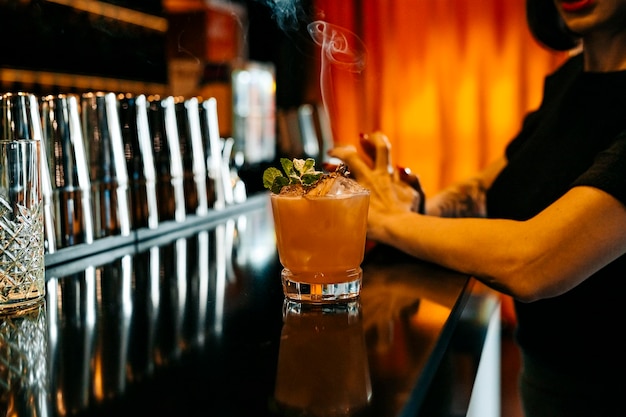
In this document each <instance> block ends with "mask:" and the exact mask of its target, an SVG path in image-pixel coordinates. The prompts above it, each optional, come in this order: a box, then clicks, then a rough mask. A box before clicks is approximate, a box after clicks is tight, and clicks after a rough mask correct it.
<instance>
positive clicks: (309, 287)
mask: <svg viewBox="0 0 626 417" xmlns="http://www.w3.org/2000/svg"><path fill="white" fill-rule="evenodd" d="M280 275H281V278H282V282H283V293H284V294H285V297H287V298H289V299H291V300H297V301H302V302H310V303H332V302H338V301H350V300H354V299H355V298H357V297H358V296H359V294H360V293H361V282H362V278H363V270H362V269H361V268H356V269H352V270H350V271H346V273H345V278H346V279H347V281H345V282H339V283H334V284H317V283H315V284H312V283H308V282H302V281H304V279H303V277H302V276H298V275H296V274H294V273H293V272H291V271H290V270H289V269H287V268H284V269H283V270H282V272H281V274H280Z"/></svg>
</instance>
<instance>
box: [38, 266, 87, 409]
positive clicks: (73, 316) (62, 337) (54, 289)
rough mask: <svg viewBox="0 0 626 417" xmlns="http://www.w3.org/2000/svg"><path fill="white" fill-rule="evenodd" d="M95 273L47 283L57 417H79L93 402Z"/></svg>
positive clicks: (53, 386) (52, 388)
mask: <svg viewBox="0 0 626 417" xmlns="http://www.w3.org/2000/svg"><path fill="white" fill-rule="evenodd" d="M95 276H96V270H95V268H94V267H91V266H88V267H87V268H85V269H84V270H83V271H82V272H75V273H72V274H68V275H67V276H65V277H63V278H62V279H61V278H56V277H51V278H50V279H49V280H48V293H47V294H48V317H49V318H48V323H49V324H48V325H49V333H50V336H51V337H50V361H51V371H50V384H51V387H50V388H51V392H52V395H53V401H54V408H55V411H56V414H57V415H60V416H65V415H68V414H76V413H78V412H79V411H81V410H83V409H85V408H86V407H87V406H88V405H89V402H90V387H91V386H92V384H91V359H92V356H93V350H94V344H95V321H96V279H95Z"/></svg>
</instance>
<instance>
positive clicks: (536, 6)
mask: <svg viewBox="0 0 626 417" xmlns="http://www.w3.org/2000/svg"><path fill="white" fill-rule="evenodd" d="M526 20H527V21H528V28H529V29H530V33H531V34H532V35H533V36H534V37H535V39H536V40H537V41H538V42H539V43H540V44H542V45H543V46H545V47H547V48H550V49H553V50H556V51H567V50H569V49H572V48H574V47H576V46H577V45H578V43H579V39H578V36H576V34H575V33H573V32H572V31H570V30H569V29H568V28H567V27H566V26H565V23H564V22H563V19H561V16H560V15H559V11H558V10H557V9H556V6H555V5H554V1H553V0H526Z"/></svg>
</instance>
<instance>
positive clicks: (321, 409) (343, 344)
mask: <svg viewBox="0 0 626 417" xmlns="http://www.w3.org/2000/svg"><path fill="white" fill-rule="evenodd" d="M361 317H362V314H361V304H360V301H358V300H357V301H353V302H350V303H342V304H327V305H326V304H321V305H312V304H304V303H298V302H294V301H290V300H285V301H284V304H283V329H282V333H281V337H280V350H279V354H278V368H277V372H276V388H275V392H274V395H275V401H276V405H277V408H278V409H279V410H280V411H281V412H284V413H285V414H287V415H307V416H320V417H321V416H324V417H330V416H350V415H354V414H356V413H358V412H359V411H362V410H363V409H364V408H365V407H366V406H367V405H368V404H369V402H370V399H371V395H372V387H371V381H370V373H369V366H368V361H367V351H366V347H365V337H364V335H363V325H362V319H361Z"/></svg>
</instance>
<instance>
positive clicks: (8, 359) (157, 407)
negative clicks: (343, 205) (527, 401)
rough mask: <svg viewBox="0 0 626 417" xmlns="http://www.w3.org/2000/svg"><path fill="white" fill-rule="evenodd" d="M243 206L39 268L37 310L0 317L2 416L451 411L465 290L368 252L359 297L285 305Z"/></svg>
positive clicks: (464, 339) (266, 227) (260, 216)
mask: <svg viewBox="0 0 626 417" xmlns="http://www.w3.org/2000/svg"><path fill="white" fill-rule="evenodd" d="M244 205H245V209H244V210H237V211H235V212H233V214H232V215H229V214H228V213H229V212H228V210H225V213H224V216H222V217H221V218H219V219H218V220H215V221H212V222H209V223H206V224H203V225H201V226H195V227H192V228H184V227H181V228H180V229H179V230H172V231H170V232H169V233H167V234H164V235H160V236H155V237H154V238H150V239H143V240H140V241H136V242H133V243H132V244H128V245H122V246H119V247H112V249H111V250H107V251H104V252H101V253H97V254H94V255H91V256H87V257H82V258H80V259H76V260H73V261H72V262H66V263H59V264H56V265H53V266H49V267H47V268H46V278H47V295H46V300H45V302H44V303H43V304H42V305H40V306H39V307H38V308H35V309H33V310H30V311H27V312H24V313H23V314H21V315H19V316H11V317H2V318H0V352H1V356H0V361H1V362H0V412H2V415H10V416H90V417H92V416H116V417H122V416H139V415H141V416H150V415H158V416H167V415H169V416H194V415H202V416H228V417H238V416H257V417H263V416H318V415H319V416H375V417H386V416H389V417H392V416H393V417H398V416H417V415H442V416H443V415H452V414H451V413H452V412H455V410H451V408H453V407H459V405H458V404H459V403H462V404H461V405H460V408H462V409H463V410H466V409H467V403H468V396H467V395H464V396H463V398H461V399H459V392H460V391H464V389H461V390H459V388H458V387H459V383H460V382H459V378H458V377H457V376H458V375H459V372H458V369H459V367H458V366H457V367H456V368H455V367H454V366H453V365H454V364H455V363H456V364H458V363H460V361H459V360H455V359H454V358H455V357H456V358H457V359H458V358H459V354H465V353H467V352H470V351H471V355H470V356H471V358H473V359H472V360H471V361H470V362H471V366H470V368H471V371H470V372H469V374H470V377H469V387H470V390H471V386H472V384H473V383H474V379H475V376H476V372H477V367H478V360H477V357H478V356H480V352H481V351H482V350H483V349H482V347H483V345H484V341H485V334H486V333H485V332H486V331H485V326H484V320H483V321H481V323H480V324H476V323H477V320H476V318H477V317H479V318H480V317H481V316H482V315H483V314H482V313H481V312H482V311H484V302H483V303H482V304H481V303H480V302H479V303H477V302H476V300H480V299H481V297H476V296H474V295H473V291H472V287H473V285H474V284H475V282H474V280H473V279H472V278H470V277H468V276H465V275H461V274H458V273H455V272H451V271H448V270H446V269H442V268H439V267H436V266H433V265H430V264H426V263H423V262H420V261H417V260H415V259H412V258H409V257H407V256H405V255H402V254H400V253H398V252H396V251H394V250H392V249H390V248H386V247H383V246H376V247H374V248H373V249H372V250H371V251H369V252H368V254H367V256H366V260H365V262H364V263H363V271H364V278H363V291H362V294H361V297H360V299H358V300H356V301H355V302H352V303H343V304H339V305H336V306H332V305H331V306H318V307H308V306H307V305H301V304H297V303H287V302H286V301H285V300H284V297H283V294H282V289H281V285H280V271H281V266H280V264H279V262H278V256H277V252H276V247H275V240H274V232H273V224H272V219H271V213H270V211H269V205H268V199H267V196H266V195H264V194H260V195H256V196H252V197H250V198H249V199H248V201H247V202H245V203H244ZM338 238H340V237H338ZM329 244H332V242H329ZM483 301H484V299H483ZM491 306H492V307H491V308H490V309H489V311H493V310H494V309H493V304H491ZM478 321H480V320H478ZM476 329H478V330H477V331H476ZM468 346H469V347H468ZM454 368H455V369H456V370H454ZM466 373H467V372H466ZM434 410H436V411H434ZM463 413H465V411H463ZM457 415H458V414H457Z"/></svg>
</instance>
